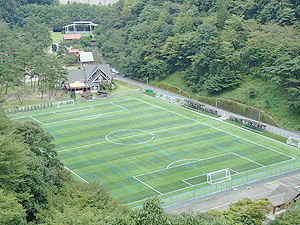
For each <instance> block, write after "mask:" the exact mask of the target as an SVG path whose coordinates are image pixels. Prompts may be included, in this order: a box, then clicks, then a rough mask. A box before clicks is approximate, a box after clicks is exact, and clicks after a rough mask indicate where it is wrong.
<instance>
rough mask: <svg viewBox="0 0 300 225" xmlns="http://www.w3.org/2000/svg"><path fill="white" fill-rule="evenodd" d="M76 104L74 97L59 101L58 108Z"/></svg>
mask: <svg viewBox="0 0 300 225" xmlns="http://www.w3.org/2000/svg"><path fill="white" fill-rule="evenodd" d="M70 105H74V99H71V100H66V101H59V102H57V108H60V107H64V106H70Z"/></svg>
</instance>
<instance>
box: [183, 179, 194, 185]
mask: <svg viewBox="0 0 300 225" xmlns="http://www.w3.org/2000/svg"><path fill="white" fill-rule="evenodd" d="M181 181H182V182H184V183H186V184H187V185H190V186H192V187H193V186H194V185H192V184H190V183H189V182H187V181H185V179H183V180H181Z"/></svg>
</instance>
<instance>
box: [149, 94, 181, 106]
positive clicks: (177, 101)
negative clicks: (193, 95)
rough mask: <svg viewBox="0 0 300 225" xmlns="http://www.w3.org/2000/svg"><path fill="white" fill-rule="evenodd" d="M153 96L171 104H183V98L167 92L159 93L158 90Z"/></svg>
mask: <svg viewBox="0 0 300 225" xmlns="http://www.w3.org/2000/svg"><path fill="white" fill-rule="evenodd" d="M155 98H157V99H160V100H163V101H165V102H169V103H171V104H173V105H184V99H183V98H180V97H176V96H171V95H167V94H164V93H160V92H158V93H157V94H156V95H155Z"/></svg>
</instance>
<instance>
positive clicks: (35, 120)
mask: <svg viewBox="0 0 300 225" xmlns="http://www.w3.org/2000/svg"><path fill="white" fill-rule="evenodd" d="M29 117H30V118H31V119H33V120H35V121H37V122H38V123H40V124H42V125H45V124H43V123H42V122H41V121H39V120H37V119H36V118H34V117H32V116H29Z"/></svg>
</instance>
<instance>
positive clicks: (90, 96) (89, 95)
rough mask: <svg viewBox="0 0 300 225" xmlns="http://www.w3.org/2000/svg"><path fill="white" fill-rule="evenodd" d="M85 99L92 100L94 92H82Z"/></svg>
mask: <svg viewBox="0 0 300 225" xmlns="http://www.w3.org/2000/svg"><path fill="white" fill-rule="evenodd" d="M80 95H81V98H82V100H83V101H86V102H87V101H92V100H93V93H92V92H90V91H86V92H83V93H81V94H80Z"/></svg>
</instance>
